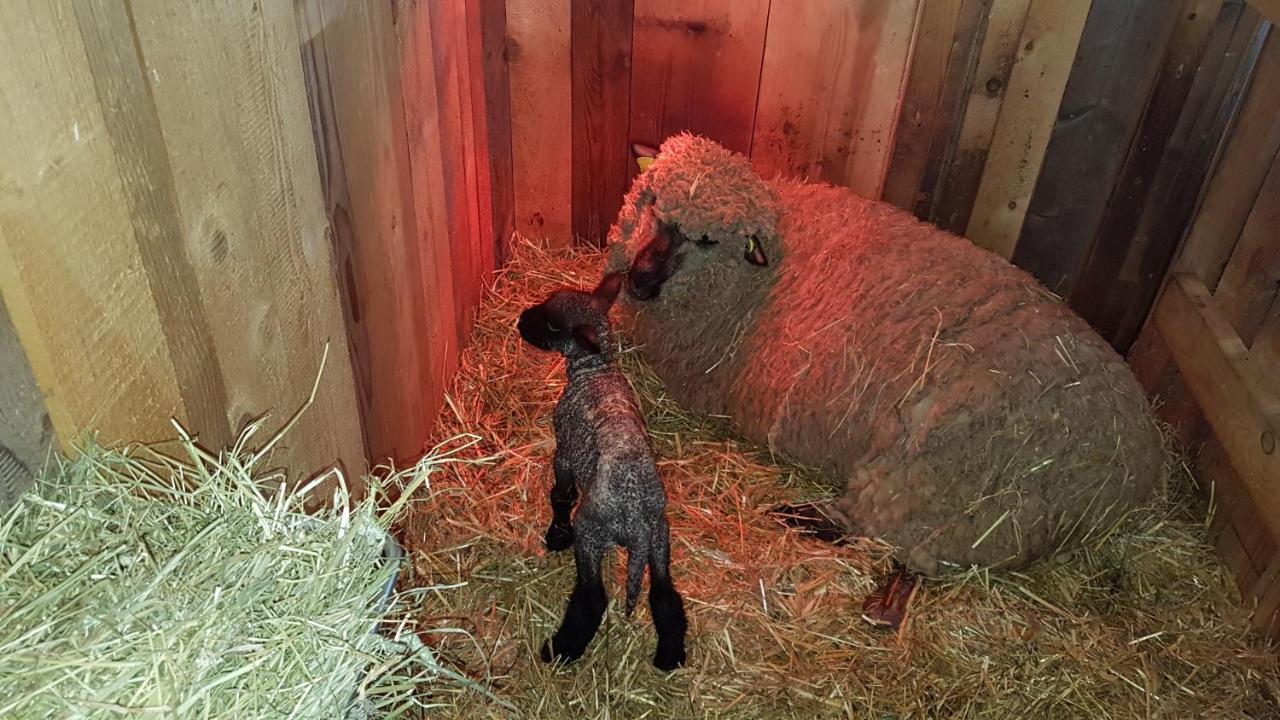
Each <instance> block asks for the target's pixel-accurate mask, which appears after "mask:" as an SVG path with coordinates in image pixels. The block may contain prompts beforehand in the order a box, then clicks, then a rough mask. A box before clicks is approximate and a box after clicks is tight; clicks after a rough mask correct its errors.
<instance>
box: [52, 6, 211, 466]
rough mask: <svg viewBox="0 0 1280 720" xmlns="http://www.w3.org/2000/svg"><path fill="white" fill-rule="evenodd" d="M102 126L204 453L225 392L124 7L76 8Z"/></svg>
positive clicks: (156, 120)
mask: <svg viewBox="0 0 1280 720" xmlns="http://www.w3.org/2000/svg"><path fill="white" fill-rule="evenodd" d="M74 7H75V15H76V23H77V25H78V27H79V29H80V35H81V37H82V38H83V39H84V48H85V54H86V56H87V58H88V61H89V66H90V67H91V68H92V72H93V81H94V87H95V88H96V91H97V97H98V102H99V104H100V105H101V107H102V109H103V121H104V123H105V127H106V130H107V135H108V137H109V138H110V142H111V147H112V149H113V150H114V151H115V156H116V163H117V165H118V170H119V177H120V182H121V184H122V187H123V189H124V196H125V201H126V202H127V203H128V207H129V219H130V223H131V225H132V226H133V234H134V240H135V241H136V242H137V247H138V256H139V259H141V261H142V267H143V271H144V272H145V273H146V275H147V281H148V284H149V286H150V288H151V295H152V298H153V300H154V301H155V305H156V308H157V309H158V310H159V312H160V326H161V328H163V330H164V334H165V342H166V343H167V344H168V346H169V352H170V354H171V356H172V358H173V367H174V370H175V372H176V373H177V379H178V388H179V390H180V392H181V393H182V399H183V403H184V405H185V406H186V409H187V420H188V422H189V423H190V429H191V430H192V431H193V432H195V433H197V434H198V435H199V439H200V440H201V441H202V442H204V443H206V444H207V446H208V447H210V448H221V447H224V446H226V445H227V444H228V443H230V441H231V431H230V426H229V423H228V421H227V391H226V387H225V386H224V384H223V378H222V368H221V367H220V364H219V358H218V354H217V352H216V350H215V349H214V341H213V333H212V332H211V331H210V329H209V322H208V318H207V317H206V316H205V314H204V310H203V308H201V307H200V297H199V295H198V294H197V293H196V292H194V289H195V288H196V287H197V281H196V274H195V270H194V269H193V268H192V267H191V260H190V258H189V257H188V256H187V248H186V247H185V245H184V243H183V236H184V234H183V231H182V226H181V223H180V218H179V211H178V204H177V203H178V199H177V189H176V187H175V183H174V178H173V168H172V166H171V165H170V163H169V157H168V154H167V153H166V151H165V137H164V133H163V132H162V130H161V128H160V118H159V116H158V114H157V110H156V104H155V98H154V96H153V95H152V94H151V92H150V88H148V86H147V80H146V78H145V77H144V75H143V73H144V67H143V58H142V56H141V55H140V51H139V49H138V48H137V47H136V45H135V43H136V42H137V40H136V38H135V37H134V30H133V27H132V25H133V20H132V18H131V16H130V10H129V9H128V8H127V7H126V6H125V4H124V3H123V2H102V3H99V2H89V1H88V0H78V1H77V2H76V3H75V4H74Z"/></svg>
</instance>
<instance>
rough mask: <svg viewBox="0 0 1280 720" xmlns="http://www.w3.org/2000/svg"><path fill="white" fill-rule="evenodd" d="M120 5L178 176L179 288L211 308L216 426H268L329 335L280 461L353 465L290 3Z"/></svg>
mask: <svg viewBox="0 0 1280 720" xmlns="http://www.w3.org/2000/svg"><path fill="white" fill-rule="evenodd" d="M130 12H131V17H132V18H133V21H134V22H133V27H134V29H135V32H136V43H137V48H138V50H139V52H140V53H141V56H142V57H144V58H145V59H146V64H147V66H148V67H149V68H151V70H152V72H151V73H150V74H149V77H148V80H149V82H148V86H149V87H148V88H146V90H147V94H148V95H149V96H150V97H151V98H152V99H153V100H154V103H155V115H156V118H157V119H158V124H159V125H158V127H159V129H160V130H162V131H163V138H164V140H165V143H164V146H163V152H164V153H165V160H164V161H165V162H166V163H167V164H168V166H169V167H171V168H172V176H173V177H175V178H177V181H176V182H175V183H174V186H173V193H174V201H176V206H175V208H174V210H175V211H177V212H176V214H175V216H174V217H173V218H172V222H173V223H174V228H173V229H174V231H175V232H177V233H179V235H180V236H181V238H183V239H184V240H185V243H182V244H185V247H186V248H187V249H188V255H189V261H190V267H191V271H192V274H193V282H192V284H191V285H190V286H184V287H182V288H181V289H180V290H181V292H184V293H188V294H190V296H191V297H193V298H198V300H199V302H200V303H201V305H202V309H203V312H204V314H205V315H207V317H208V324H209V332H210V337H211V340H212V345H213V346H212V348H210V349H211V350H212V353H213V354H214V356H215V358H216V361H217V364H218V366H219V367H220V368H221V369H222V372H223V373H224V374H225V386H226V409H225V413H226V416H225V418H224V419H223V422H225V423H229V424H230V426H231V428H232V430H233V431H235V432H238V431H239V430H240V429H241V428H243V427H244V426H245V425H246V424H247V423H248V422H249V421H251V420H253V419H256V418H258V417H261V416H262V415H264V414H267V413H272V414H273V422H269V423H268V424H267V429H268V430H272V429H274V428H275V427H278V426H279V425H280V424H282V423H283V422H284V421H285V420H286V419H287V418H288V417H289V415H290V414H292V412H293V411H294V410H296V409H297V408H298V407H300V406H301V404H302V403H303V402H305V401H306V399H307V397H308V394H309V393H310V392H311V388H312V385H313V383H314V380H315V376H316V372H317V370H318V368H319V365H320V359H321V355H322V353H323V351H324V346H325V343H326V341H333V342H334V343H336V345H337V347H336V348H334V350H336V351H337V352H331V353H330V357H329V363H328V365H327V367H326V370H325V372H326V375H325V377H324V379H323V380H324V381H323V382H322V384H321V386H320V391H319V393H318V395H317V397H316V402H315V405H314V406H313V407H312V409H311V411H309V412H308V413H306V414H305V415H303V416H302V418H301V420H300V421H299V423H298V425H297V426H296V427H295V429H294V430H293V431H292V433H291V434H290V436H289V437H288V438H287V439H286V441H285V442H284V448H282V452H281V453H280V454H278V456H277V458H276V459H277V461H280V462H282V463H283V464H284V465H285V466H287V467H288V468H290V470H291V471H292V472H294V473H296V474H297V476H299V477H305V476H306V475H309V474H311V473H315V472H319V471H322V470H324V469H326V468H328V467H329V466H331V465H332V464H333V463H334V462H335V460H339V461H341V462H342V464H343V465H344V466H345V467H346V468H347V470H348V471H350V472H351V473H354V474H356V475H359V474H361V473H363V472H364V471H365V469H366V468H365V459H364V447H363V443H362V439H361V432H360V419H359V410H358V408H357V405H356V399H355V387H354V384H353V382H352V380H353V378H352V374H351V362H350V357H349V355H348V353H346V352H345V348H344V347H343V345H344V344H345V340H346V329H345V326H344V324H343V320H342V309H341V301H340V296H339V294H338V288H337V283H336V280H335V277H334V274H333V254H332V246H331V244H330V242H329V240H328V238H327V237H326V232H325V231H326V228H327V225H328V223H327V220H326V218H325V214H324V206H323V202H322V196H321V193H320V185H319V183H318V173H317V170H316V154H315V149H314V146H313V142H312V136H311V133H310V132H309V131H308V129H307V123H308V118H307V99H306V93H305V85H304V83H303V79H302V67H301V64H300V63H299V62H298V58H299V56H300V55H299V53H300V49H299V45H298V37H297V33H296V32H294V16H293V12H292V9H291V8H290V7H288V6H287V5H283V4H272V5H267V6H264V7H262V8H261V9H260V11H258V12H255V11H254V10H253V8H252V7H251V3H249V2H240V3H233V4H231V5H230V6H229V7H228V6H225V5H224V6H221V7H216V8H215V7H212V6H200V7H193V8H182V7H177V6H174V5H173V4H172V3H166V2H157V1H156V0H133V2H132V3H131V5H130ZM134 42H135V40H129V42H128V45H129V48H130V52H132V47H133V43H134ZM264 238H270V239H271V240H272V242H264V241H263V240H264Z"/></svg>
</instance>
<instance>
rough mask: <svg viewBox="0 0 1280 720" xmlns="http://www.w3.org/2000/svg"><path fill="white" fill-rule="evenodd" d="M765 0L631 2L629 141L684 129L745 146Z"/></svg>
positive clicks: (655, 139)
mask: <svg viewBox="0 0 1280 720" xmlns="http://www.w3.org/2000/svg"><path fill="white" fill-rule="evenodd" d="M769 6H770V2H769V0H741V1H739V2H732V3H727V2H724V1H723V0H636V2H635V20H634V26H635V30H634V37H633V39H632V46H633V47H634V51H633V58H634V60H633V62H632V65H631V135H630V139H631V140H632V141H635V142H641V143H645V144H646V145H651V146H653V147H658V146H659V145H660V144H661V142H662V141H663V140H664V139H666V138H667V136H669V135H672V134H674V133H677V132H680V131H682V130H689V131H691V132H694V133H697V134H699V135H705V136H707V137H709V138H711V139H712V140H715V141H716V142H718V143H720V144H721V145H724V146H725V147H727V148H729V149H730V150H734V151H737V152H741V153H748V152H750V150H751V132H752V130H753V129H754V125H755V111H756V98H757V94H758V92H759V89H760V65H761V63H762V62H763V59H764V41H765V28H766V24H767V22H768V20H769ZM628 170H629V171H632V172H633V173H634V170H635V166H634V164H629V165H628Z"/></svg>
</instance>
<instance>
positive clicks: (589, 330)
mask: <svg viewBox="0 0 1280 720" xmlns="http://www.w3.org/2000/svg"><path fill="white" fill-rule="evenodd" d="M622 277H623V276H622V273H610V274H608V275H605V276H604V279H602V280H601V281H600V284H599V285H598V286H596V288H595V289H594V290H591V291H589V292H588V291H584V290H578V289H576V288H560V289H558V290H556V291H554V292H552V293H551V294H550V295H548V296H547V299H546V300H543V301H542V302H540V303H538V304H537V305H534V306H533V307H531V308H528V309H527V310H525V311H524V312H522V313H520V319H519V321H517V322H516V328H517V329H518V330H519V331H520V337H522V338H524V341H525V342H527V343H529V344H530V345H532V346H534V347H536V348H538V349H539V350H546V351H549V352H558V353H560V354H561V355H564V356H565V357H567V358H570V359H575V358H582V357H588V356H592V355H606V356H607V350H608V333H609V308H610V306H612V305H613V301H614V299H616V298H617V297H618V290H619V289H621V287H622Z"/></svg>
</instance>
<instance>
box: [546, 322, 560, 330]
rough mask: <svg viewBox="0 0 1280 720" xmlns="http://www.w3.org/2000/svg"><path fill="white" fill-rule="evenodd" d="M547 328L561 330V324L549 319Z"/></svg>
mask: <svg viewBox="0 0 1280 720" xmlns="http://www.w3.org/2000/svg"><path fill="white" fill-rule="evenodd" d="M547 329H548V330H550V331H551V332H560V326H558V325H556V324H555V323H553V322H551V321H550V320H548V321H547Z"/></svg>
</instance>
